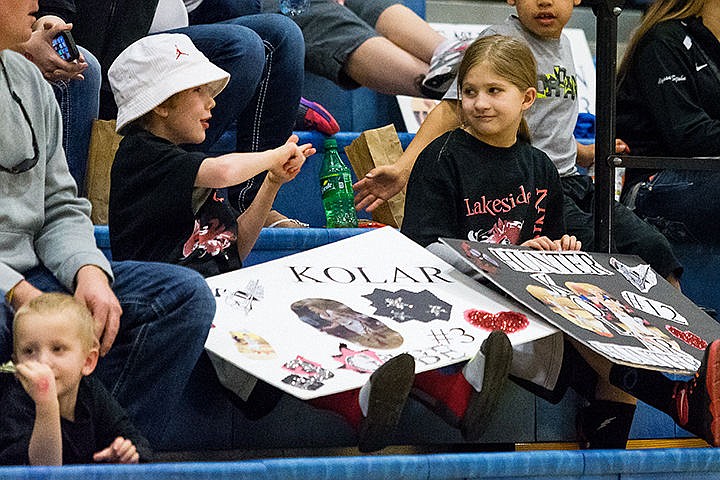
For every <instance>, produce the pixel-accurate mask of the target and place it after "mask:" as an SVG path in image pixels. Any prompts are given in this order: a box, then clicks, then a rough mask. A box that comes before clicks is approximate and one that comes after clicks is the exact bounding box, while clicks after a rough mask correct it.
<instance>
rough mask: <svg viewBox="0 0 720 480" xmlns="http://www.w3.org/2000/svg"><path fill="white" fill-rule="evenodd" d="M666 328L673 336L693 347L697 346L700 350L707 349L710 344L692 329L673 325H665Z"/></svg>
mask: <svg viewBox="0 0 720 480" xmlns="http://www.w3.org/2000/svg"><path fill="white" fill-rule="evenodd" d="M665 329H666V330H667V331H668V332H670V333H671V334H672V336H673V337H675V338H677V339H680V340H682V341H683V342H685V343H687V344H688V345H690V346H691V347H695V348H697V349H698V350H705V349H706V348H707V346H708V344H707V342H706V341H705V340H703V339H702V338H700V337H698V336H697V335H695V334H694V333H693V332H691V331H690V330H685V331H683V330H680V329H679V328H677V327H674V326H672V325H665Z"/></svg>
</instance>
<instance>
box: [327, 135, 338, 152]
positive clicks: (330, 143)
mask: <svg viewBox="0 0 720 480" xmlns="http://www.w3.org/2000/svg"><path fill="white" fill-rule="evenodd" d="M324 145H325V149H328V148H337V141H336V140H335V139H334V138H326V139H325V143H324Z"/></svg>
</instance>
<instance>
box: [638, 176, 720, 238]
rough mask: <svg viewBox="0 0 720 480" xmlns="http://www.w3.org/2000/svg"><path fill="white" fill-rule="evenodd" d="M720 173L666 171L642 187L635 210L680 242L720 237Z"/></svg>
mask: <svg viewBox="0 0 720 480" xmlns="http://www.w3.org/2000/svg"><path fill="white" fill-rule="evenodd" d="M718 186H720V172H715V171H710V172H704V171H691V170H665V171H662V172H660V173H658V174H657V175H656V176H655V177H654V178H653V180H651V181H648V182H645V183H644V184H643V185H641V186H640V189H639V190H638V194H637V198H636V201H635V211H636V212H637V214H638V215H640V216H641V217H643V218H649V219H651V221H652V222H653V223H656V224H658V225H659V226H660V228H662V229H663V231H667V234H668V235H669V236H670V237H672V238H673V240H674V241H678V242H683V241H684V242H712V243H717V239H718V238H720V224H718V222H717V221H716V219H717V218H718V214H720V188H718Z"/></svg>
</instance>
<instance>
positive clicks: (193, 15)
mask: <svg viewBox="0 0 720 480" xmlns="http://www.w3.org/2000/svg"><path fill="white" fill-rule="evenodd" d="M260 3H261V0H203V2H202V3H201V4H200V5H198V7H197V8H196V9H195V10H193V11H192V12H190V13H189V14H188V17H189V20H190V25H200V24H203V23H217V22H223V21H225V20H230V19H232V18H237V17H243V16H245V15H254V14H256V13H260V12H261V10H262V8H261V5H260Z"/></svg>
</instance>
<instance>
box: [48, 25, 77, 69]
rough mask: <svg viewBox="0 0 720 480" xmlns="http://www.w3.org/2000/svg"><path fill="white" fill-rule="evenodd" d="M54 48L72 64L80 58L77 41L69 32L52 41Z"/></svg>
mask: <svg viewBox="0 0 720 480" xmlns="http://www.w3.org/2000/svg"><path fill="white" fill-rule="evenodd" d="M52 46H53V48H54V49H55V51H56V52H57V54H58V55H60V58H62V59H63V60H65V61H66V62H72V61H73V60H75V59H77V58H78V57H79V56H80V52H79V51H78V48H77V45H75V40H73V37H72V34H71V33H70V32H69V31H64V32H60V33H58V34H57V35H55V38H53V40H52Z"/></svg>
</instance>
